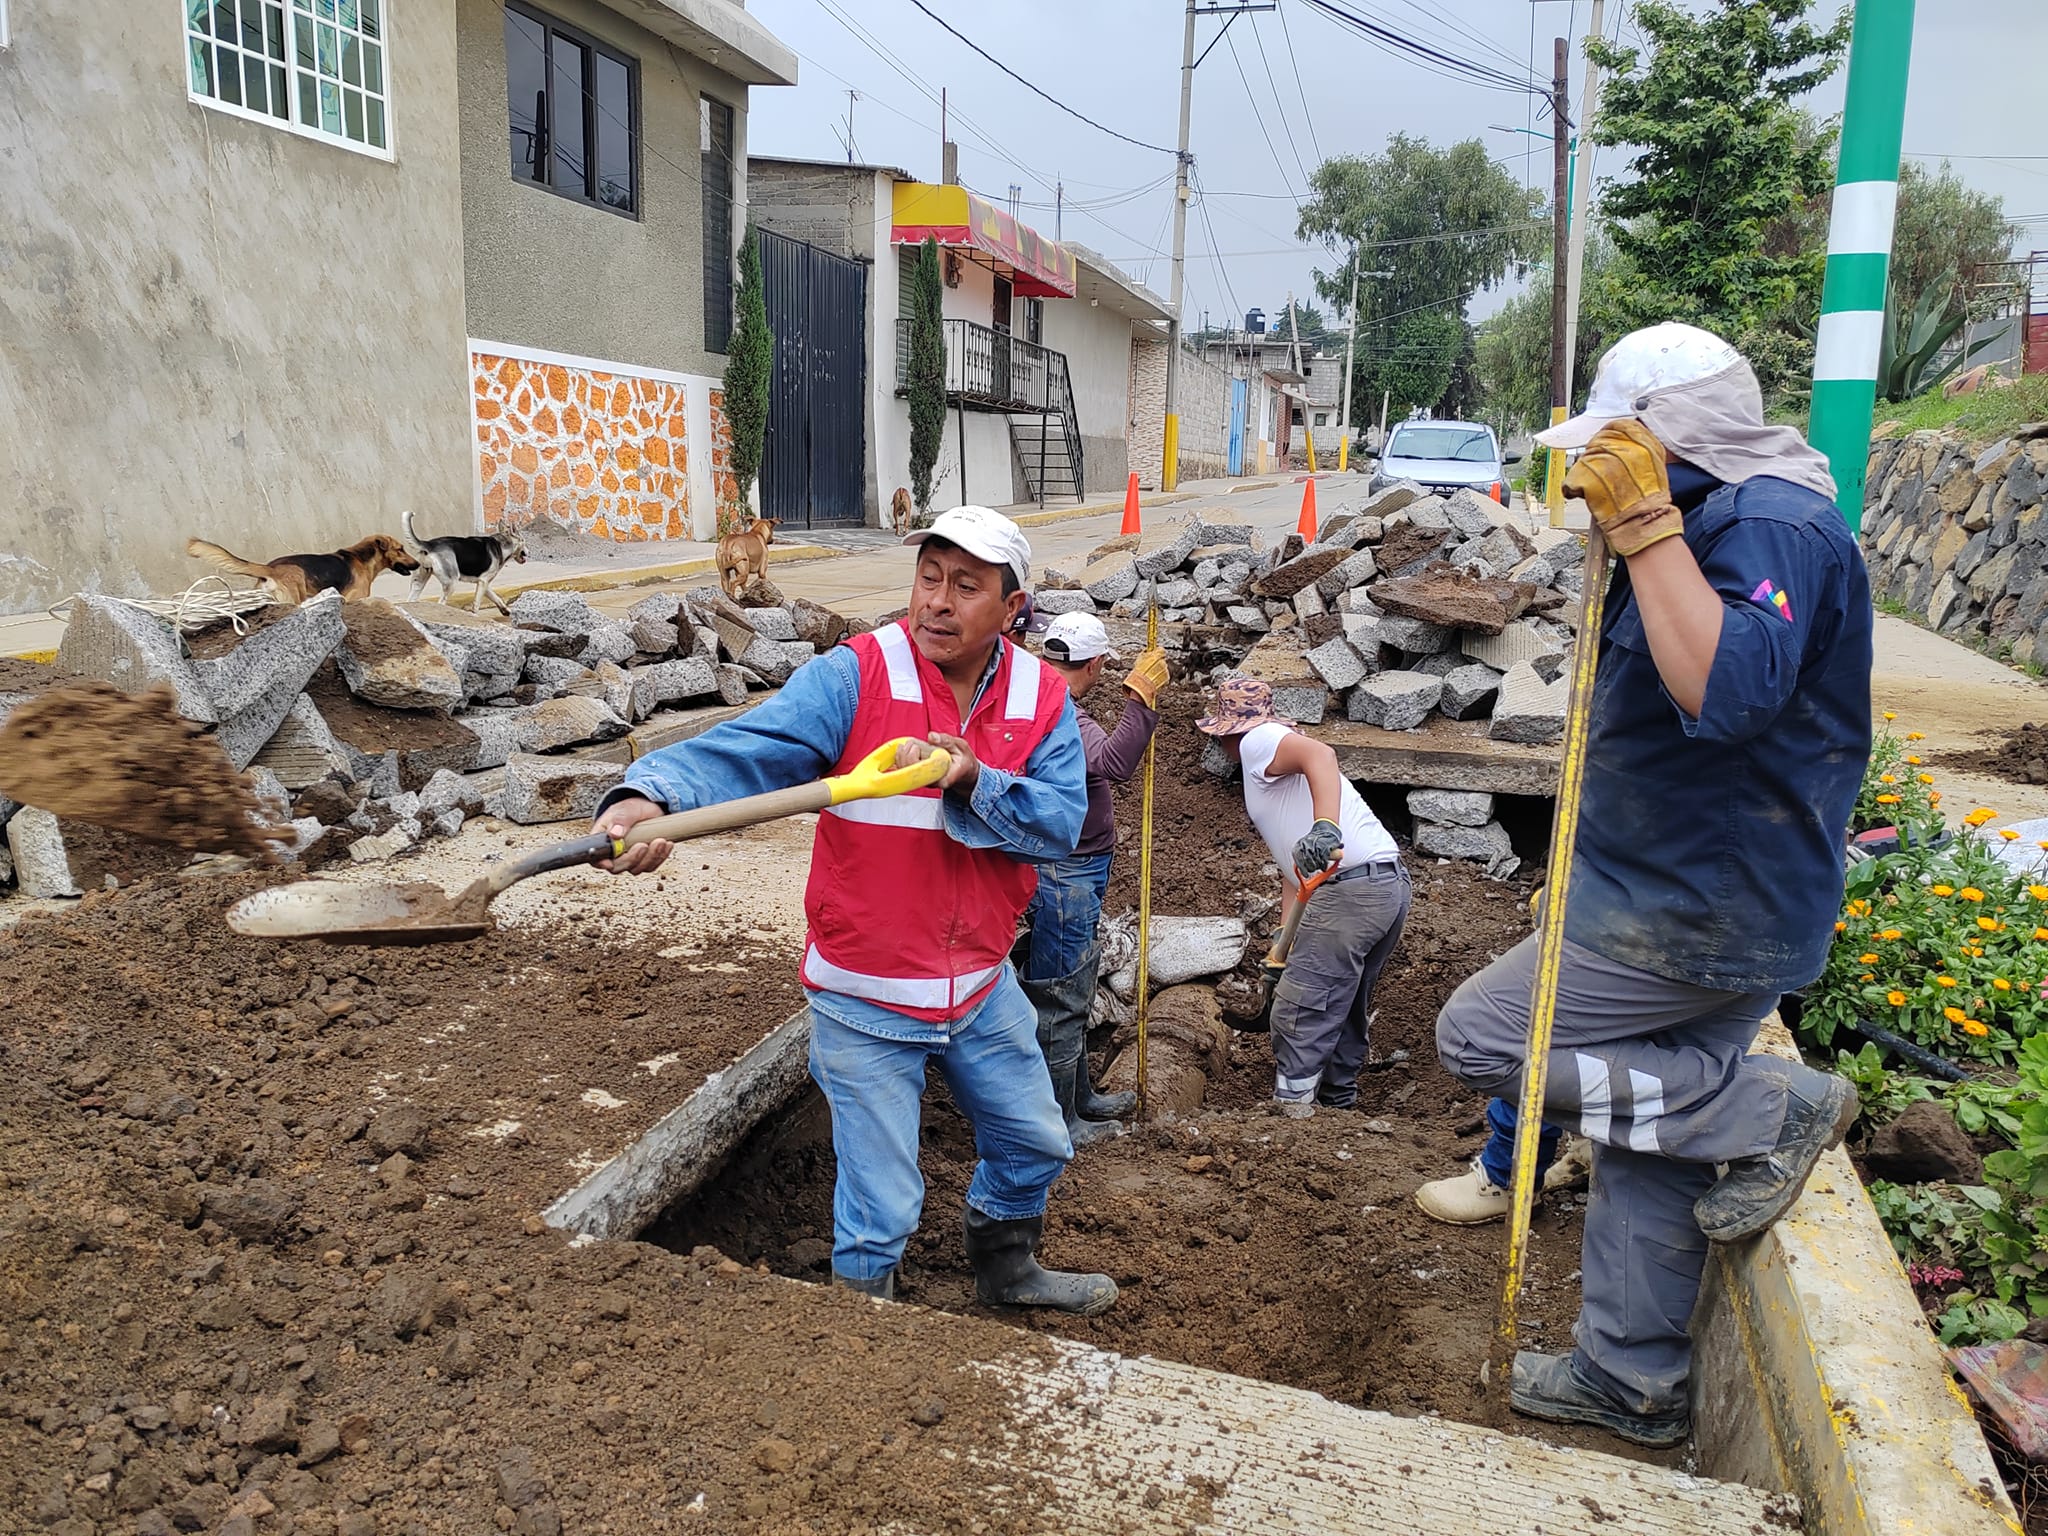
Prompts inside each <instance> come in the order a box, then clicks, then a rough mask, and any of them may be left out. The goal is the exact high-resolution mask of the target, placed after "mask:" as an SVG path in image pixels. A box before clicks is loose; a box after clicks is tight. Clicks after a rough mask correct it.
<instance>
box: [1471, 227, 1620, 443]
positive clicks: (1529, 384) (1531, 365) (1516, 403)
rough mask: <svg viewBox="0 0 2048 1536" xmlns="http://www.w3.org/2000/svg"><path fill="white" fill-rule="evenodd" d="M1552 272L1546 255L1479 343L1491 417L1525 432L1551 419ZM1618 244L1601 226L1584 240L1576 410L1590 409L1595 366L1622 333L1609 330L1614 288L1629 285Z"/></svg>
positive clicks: (1490, 320)
mask: <svg viewBox="0 0 2048 1536" xmlns="http://www.w3.org/2000/svg"><path fill="white" fill-rule="evenodd" d="M1550 273H1551V266H1550V262H1549V259H1548V258H1547V257H1545V258H1543V259H1540V260H1538V261H1537V262H1536V263H1535V265H1534V266H1532V267H1531V269H1530V273H1529V286H1528V287H1527V288H1526V289H1525V290H1524V291H1523V292H1521V293H1518V294H1516V295H1515V296H1514V297H1513V298H1512V299H1509V300H1508V301H1507V303H1505V304H1503V305H1502V306H1501V307H1500V309H1499V311H1498V312H1497V313H1495V314H1493V315H1492V316H1490V317H1488V319H1487V320H1486V321H1485V322H1484V323H1483V324H1481V325H1480V327H1479V333H1478V338H1477V346H1478V353H1479V381H1480V387H1481V391H1482V394H1481V398H1482V399H1483V400H1484V402H1485V409H1486V413H1487V415H1488V416H1489V417H1496V416H1498V417H1505V418H1506V419H1508V420H1509V421H1516V422H1521V423H1523V424H1524V425H1528V426H1539V425H1547V424H1548V423H1549V421H1550ZM1624 274H1625V267H1624V266H1623V264H1622V263H1621V262H1620V260H1619V258H1618V257H1617V256H1616V254H1615V250H1614V244H1613V242H1612V241H1611V240H1609V239H1608V238H1607V236H1606V234H1605V232H1604V231H1603V230H1601V229H1600V228H1599V227H1598V226H1597V225H1596V226H1595V227H1594V228H1593V229H1592V230H1591V231H1590V232H1589V235H1588V238H1587V241H1586V266H1585V273H1584V279H1583V285H1582V295H1583V302H1582V303H1581V304H1580V306H1579V335H1578V347H1577V351H1578V359H1577V366H1576V367H1575V369H1574V370H1573V373H1572V380H1573V383H1572V404H1573V406H1574V408H1576V407H1579V406H1582V405H1583V404H1584V403H1585V399H1586V394H1587V391H1588V390H1590V389H1591V388H1592V386H1593V371H1594V364H1595V363H1596V362H1597V361H1598V360H1599V357H1600V354H1601V353H1602V352H1604V351H1606V350H1607V343H1608V342H1609V341H1611V340H1612V339H1613V338H1614V337H1615V336H1616V335H1618V334H1619V333H1618V332H1616V331H1614V330H1613V329H1612V328H1611V324H1612V321H1611V317H1612V314H1613V311H1614V307H1615V306H1614V304H1613V303H1612V302H1611V301H1610V300H1609V299H1608V297H1607V295H1608V291H1609V289H1610V288H1611V287H1612V286H1613V285H1614V284H1616V283H1617V282H1623V281H1626V278H1625V275H1624Z"/></svg>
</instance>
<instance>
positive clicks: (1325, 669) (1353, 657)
mask: <svg viewBox="0 0 2048 1536" xmlns="http://www.w3.org/2000/svg"><path fill="white" fill-rule="evenodd" d="M1302 659H1303V660H1304V661H1306V662H1307V663H1308V664H1309V665H1310V666H1311V667H1313V668H1315V671H1316V675H1317V676H1318V677H1320V678H1321V679H1322V680H1323V681H1324V682H1325V683H1327V684H1328V685H1329V686H1330V687H1332V688H1335V689H1337V690H1338V691H1339V692H1340V693H1341V692H1342V691H1343V690H1344V689H1346V688H1349V687H1351V686H1352V685H1353V684H1355V683H1357V682H1359V681H1361V680H1362V679H1363V678H1364V677H1365V675H1366V673H1367V672H1368V671H1369V670H1370V669H1369V668H1368V667H1367V666H1366V664H1365V662H1364V660H1363V659H1362V658H1361V657H1360V656H1359V654H1358V652H1357V651H1355V650H1353V649H1352V648H1351V646H1350V645H1349V644H1348V643H1346V642H1345V641H1344V640H1342V639H1336V640H1327V641H1325V642H1323V643H1322V644H1320V645H1318V646H1316V647H1315V649H1313V650H1311V651H1309V652H1308V653H1307V654H1306V655H1305V656H1304V657H1303V658H1302Z"/></svg>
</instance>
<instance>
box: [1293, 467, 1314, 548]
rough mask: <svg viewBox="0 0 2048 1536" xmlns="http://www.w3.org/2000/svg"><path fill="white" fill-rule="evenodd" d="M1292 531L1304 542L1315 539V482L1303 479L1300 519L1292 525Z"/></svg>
mask: <svg viewBox="0 0 2048 1536" xmlns="http://www.w3.org/2000/svg"><path fill="white" fill-rule="evenodd" d="M1294 531H1295V532H1296V533H1298V534H1300V535H1301V541H1302V543H1304V544H1313V543H1315V541H1316V483H1315V481H1314V480H1313V479H1310V480H1305V481H1303V482H1302V486H1301V519H1300V521H1298V522H1297V523H1295V525H1294Z"/></svg>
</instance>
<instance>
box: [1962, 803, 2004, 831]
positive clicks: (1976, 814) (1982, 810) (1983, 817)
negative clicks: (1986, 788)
mask: <svg viewBox="0 0 2048 1536" xmlns="http://www.w3.org/2000/svg"><path fill="white" fill-rule="evenodd" d="M1997 819H1998V812H1996V811H1994V810H1993V809H1991V807H1990V806H1988V805H1980V806H1978V807H1977V809H1975V810H1974V811H1972V812H1970V814H1969V815H1967V816H1965V817H1964V818H1963V825H1965V826H1969V827H1981V826H1983V825H1984V823H1985V822H1987V821H1996V820H1997Z"/></svg>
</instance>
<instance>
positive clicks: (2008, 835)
mask: <svg viewBox="0 0 2048 1536" xmlns="http://www.w3.org/2000/svg"><path fill="white" fill-rule="evenodd" d="M1998 835H1999V836H2000V837H2002V838H2004V839H2005V840H2006V841H2007V842H2008V843H2016V842H2018V841H2019V840H2020V835H2019V833H2017V832H2015V831H2013V829H2012V828H2011V827H2000V828H1999V829H1998Z"/></svg>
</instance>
